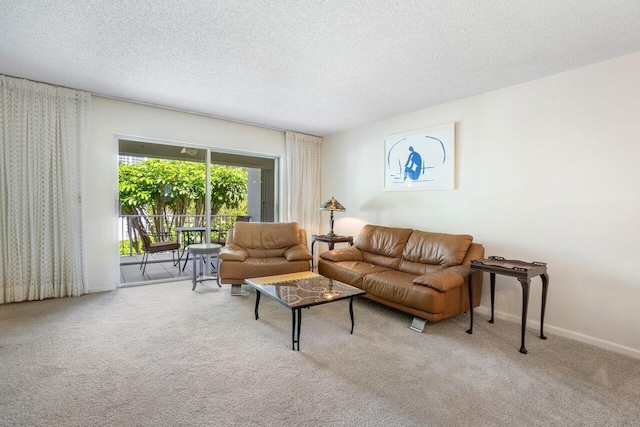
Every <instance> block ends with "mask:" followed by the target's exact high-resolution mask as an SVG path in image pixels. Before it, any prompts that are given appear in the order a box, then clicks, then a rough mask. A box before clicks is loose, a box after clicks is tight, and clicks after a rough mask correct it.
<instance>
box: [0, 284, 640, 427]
mask: <svg viewBox="0 0 640 427" xmlns="http://www.w3.org/2000/svg"><path fill="white" fill-rule="evenodd" d="M254 301H255V294H254V293H253V292H252V291H250V290H249V291H248V292H247V295H246V296H242V297H231V296H230V295H229V288H228V287H223V288H222V289H218V288H217V287H216V285H215V284H214V283H206V284H203V285H199V287H198V290H197V291H195V292H192V291H191V283H190V282H184V281H183V282H176V283H170V284H161V285H150V286H142V287H137V288H125V289H120V290H118V291H114V292H108V293H102V294H92V295H86V296H83V297H80V298H64V299H58V300H47V301H40V302H29V303H19V304H10V305H4V306H0V425H3V426H4V425H8V426H13V425H25V426H34V425H51V426H76V425H91V426H94V425H118V426H178V425H221V426H225V425H257V426H281V425H296V426H298V425H309V426H316V425H349V426H354V425H380V426H400V425H411V426H424V425H440V426H450V425H476V426H477V425H510V426H512V425H540V426H549V425H562V426H565V425H593V426H602V425H635V426H638V425H640V361H639V360H636V359H632V358H628V357H625V356H620V355H617V354H615V353H611V352H608V351H605V350H601V349H598V348H595V347H591V346H588V345H585V344H582V343H578V342H575V341H571V340H568V339H565V338H561V337H557V336H554V335H549V339H548V340H547V341H542V340H540V339H538V338H537V335H536V331H534V330H530V331H529V332H528V336H527V348H528V350H529V354H528V355H522V354H520V353H519V352H518V348H519V330H520V327H519V325H518V324H513V323H508V322H505V321H500V320H498V321H497V323H496V324H494V325H490V324H489V323H487V322H486V318H484V317H482V316H477V322H476V325H475V328H474V334H473V335H472V336H470V335H468V334H466V333H465V330H466V329H467V327H468V317H467V316H466V315H460V316H457V317H455V318H453V319H450V320H446V321H443V322H439V323H435V324H428V325H427V328H426V330H425V332H424V333H423V334H418V333H415V332H412V331H410V330H409V329H408V326H409V323H410V321H411V316H408V315H405V314H403V313H399V312H397V311H394V310H391V309H387V308H385V307H383V306H381V305H378V304H376V303H373V302H369V301H367V300H361V301H356V303H355V304H354V308H355V317H356V327H355V332H354V335H349V327H350V322H349V313H348V303H347V302H346V301H342V302H337V303H333V304H328V305H323V306H318V307H312V308H311V309H309V310H304V312H303V319H302V337H301V350H302V351H301V352H299V353H298V352H294V351H291V349H290V345H291V342H290V339H291V329H290V328H291V315H290V312H289V311H288V310H286V309H285V308H284V307H283V306H281V305H279V304H277V303H275V302H273V301H271V300H270V299H268V298H266V297H263V298H262V300H261V311H260V317H261V319H260V320H259V321H256V320H254V318H253V307H254Z"/></svg>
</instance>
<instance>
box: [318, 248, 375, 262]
mask: <svg viewBox="0 0 640 427" xmlns="http://www.w3.org/2000/svg"><path fill="white" fill-rule="evenodd" d="M320 258H323V259H326V260H328V261H333V262H340V261H364V255H363V254H362V251H361V250H360V249H358V248H356V247H355V246H349V247H348V248H340V249H334V250H332V251H327V252H323V253H321V254H320Z"/></svg>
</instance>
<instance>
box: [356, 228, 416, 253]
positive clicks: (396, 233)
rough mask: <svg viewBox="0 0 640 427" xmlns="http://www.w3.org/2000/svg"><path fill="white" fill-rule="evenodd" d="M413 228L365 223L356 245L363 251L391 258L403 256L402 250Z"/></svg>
mask: <svg viewBox="0 0 640 427" xmlns="http://www.w3.org/2000/svg"><path fill="white" fill-rule="evenodd" d="M412 231H413V230H412V229H410V228H393V227H381V226H379V225H370V224H368V225H365V226H364V228H363V229H362V231H361V232H360V234H359V235H358V238H357V239H356V241H355V245H356V247H357V248H358V249H360V250H361V251H362V252H369V253H371V254H375V255H381V256H383V257H389V258H398V259H399V258H401V257H402V251H403V250H404V248H405V245H406V244H407V241H408V240H409V236H410V235H411V232H412Z"/></svg>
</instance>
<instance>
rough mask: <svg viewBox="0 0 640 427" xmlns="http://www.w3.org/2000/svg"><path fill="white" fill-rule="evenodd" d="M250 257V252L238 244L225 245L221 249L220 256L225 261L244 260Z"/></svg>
mask: <svg viewBox="0 0 640 427" xmlns="http://www.w3.org/2000/svg"><path fill="white" fill-rule="evenodd" d="M248 257H249V252H247V251H246V250H244V249H243V248H241V247H240V246H238V245H229V246H225V247H224V248H222V249H221V250H220V254H218V258H219V259H222V260H225V261H244V260H245V259H247V258H248Z"/></svg>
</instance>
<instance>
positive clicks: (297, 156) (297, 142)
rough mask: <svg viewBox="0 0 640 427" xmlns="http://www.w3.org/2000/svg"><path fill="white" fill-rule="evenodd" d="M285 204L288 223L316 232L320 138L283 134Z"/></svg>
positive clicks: (318, 218) (308, 235)
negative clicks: (291, 222) (292, 222)
mask: <svg viewBox="0 0 640 427" xmlns="http://www.w3.org/2000/svg"><path fill="white" fill-rule="evenodd" d="M286 141H287V142H286V169H285V173H286V183H287V191H286V204H287V212H288V220H289V221H295V222H297V223H298V224H300V227H302V228H304V229H305V231H306V232H307V243H310V240H309V238H310V236H311V234H317V233H318V232H319V229H320V210H319V208H320V204H321V201H320V146H321V144H322V138H318V137H316V136H311V135H304V134H301V133H295V132H287V133H286Z"/></svg>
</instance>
